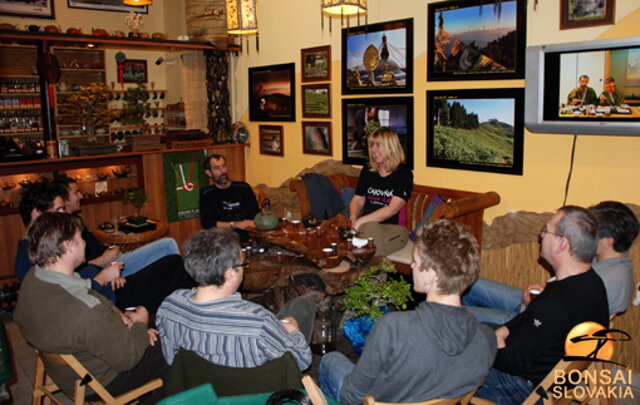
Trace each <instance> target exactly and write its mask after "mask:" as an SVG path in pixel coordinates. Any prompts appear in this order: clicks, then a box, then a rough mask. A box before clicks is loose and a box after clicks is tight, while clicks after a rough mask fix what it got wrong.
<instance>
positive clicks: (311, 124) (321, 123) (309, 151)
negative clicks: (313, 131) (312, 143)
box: [302, 121, 333, 156]
mask: <svg viewBox="0 0 640 405" xmlns="http://www.w3.org/2000/svg"><path fill="white" fill-rule="evenodd" d="M313 127H319V128H326V130H327V135H328V137H327V142H328V144H329V145H328V148H327V151H326V152H325V151H321V150H316V149H311V148H308V147H307V128H313ZM302 152H303V153H306V154H310V155H326V156H331V155H333V137H332V134H331V122H328V121H302Z"/></svg>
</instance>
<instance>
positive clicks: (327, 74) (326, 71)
mask: <svg viewBox="0 0 640 405" xmlns="http://www.w3.org/2000/svg"><path fill="white" fill-rule="evenodd" d="M300 59H301V66H302V81H303V82H317V81H322V80H331V45H327V46H319V47H317V48H306V49H302V50H300Z"/></svg>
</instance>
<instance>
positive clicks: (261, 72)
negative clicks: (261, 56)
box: [249, 63, 296, 121]
mask: <svg viewBox="0 0 640 405" xmlns="http://www.w3.org/2000/svg"><path fill="white" fill-rule="evenodd" d="M249 120H250V121H295V120H296V88H295V64H294V63H284V64H280V65H270V66H260V67H252V68H249Z"/></svg>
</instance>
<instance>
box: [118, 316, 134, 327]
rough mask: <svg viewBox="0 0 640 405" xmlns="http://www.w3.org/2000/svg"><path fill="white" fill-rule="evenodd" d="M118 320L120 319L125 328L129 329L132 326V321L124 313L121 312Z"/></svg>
mask: <svg viewBox="0 0 640 405" xmlns="http://www.w3.org/2000/svg"><path fill="white" fill-rule="evenodd" d="M120 319H122V322H123V323H124V324H125V326H126V327H127V328H129V329H131V327H132V326H133V321H132V320H131V318H129V317H128V316H127V315H125V313H124V312H121V313H120Z"/></svg>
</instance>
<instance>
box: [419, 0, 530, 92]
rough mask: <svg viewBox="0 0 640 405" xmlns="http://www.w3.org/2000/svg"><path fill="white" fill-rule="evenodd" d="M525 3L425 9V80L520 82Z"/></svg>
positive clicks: (463, 3)
mask: <svg viewBox="0 0 640 405" xmlns="http://www.w3.org/2000/svg"><path fill="white" fill-rule="evenodd" d="M526 7H527V5H526V0H455V1H443V2H438V3H431V4H429V5H428V6H427V10H428V11H427V20H428V22H427V80H429V81H442V80H482V79H488V80H494V79H522V78H524V58H525V47H526V42H525V35H526V27H525V24H526V21H525V10H526Z"/></svg>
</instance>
